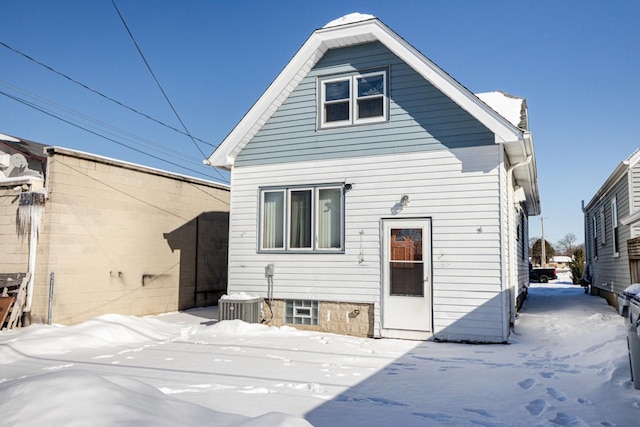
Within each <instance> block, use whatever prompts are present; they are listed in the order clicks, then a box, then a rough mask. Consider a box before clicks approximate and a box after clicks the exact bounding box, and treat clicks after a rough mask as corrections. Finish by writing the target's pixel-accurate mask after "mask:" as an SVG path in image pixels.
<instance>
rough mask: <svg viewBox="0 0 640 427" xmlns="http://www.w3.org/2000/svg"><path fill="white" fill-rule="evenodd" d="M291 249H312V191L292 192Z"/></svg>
mask: <svg viewBox="0 0 640 427" xmlns="http://www.w3.org/2000/svg"><path fill="white" fill-rule="evenodd" d="M290 247H291V248H310V247H311V190H301V191H292V192H291V241H290Z"/></svg>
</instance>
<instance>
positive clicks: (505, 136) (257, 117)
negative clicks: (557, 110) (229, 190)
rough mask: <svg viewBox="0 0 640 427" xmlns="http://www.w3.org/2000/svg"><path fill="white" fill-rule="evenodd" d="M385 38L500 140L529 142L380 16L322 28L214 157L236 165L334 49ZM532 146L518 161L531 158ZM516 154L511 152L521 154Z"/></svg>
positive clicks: (218, 161) (215, 162) (385, 42)
mask: <svg viewBox="0 0 640 427" xmlns="http://www.w3.org/2000/svg"><path fill="white" fill-rule="evenodd" d="M373 41H379V42H381V43H382V44H383V45H385V46H386V47H387V48H388V49H389V50H390V51H392V52H393V53H394V54H396V55H397V56H398V57H399V58H401V59H402V60H403V61H405V62H406V63H407V64H408V65H409V66H411V67H412V68H413V69H414V70H415V71H416V72H418V73H419V74H421V75H422V76H423V77H424V78H425V79H427V80H428V81H429V82H431V84H433V85H434V86H435V87H437V88H438V89H439V90H441V91H442V92H443V93H444V94H445V95H447V96H448V97H449V98H450V99H452V100H453V101H454V102H455V103H457V104H458V105H460V107H462V108H464V109H465V110H466V111H467V112H469V113H470V114H471V115H472V116H474V117H475V118H476V119H478V120H479V121H480V122H482V123H483V124H484V125H485V126H486V127H487V128H488V129H489V130H491V131H492V132H493V133H494V134H495V135H496V143H509V142H520V143H522V141H523V132H522V131H521V130H520V129H518V128H517V127H516V126H514V125H513V124H511V123H510V122H509V121H508V120H507V119H505V118H504V117H502V116H501V115H500V114H498V113H497V112H495V111H494V110H493V109H492V108H490V107H489V106H488V105H486V104H485V103H484V102H482V101H480V100H479V99H478V98H477V97H476V96H475V95H474V94H473V93H471V92H470V91H469V90H467V89H466V88H465V87H464V86H462V85H461V84H460V83H458V82H457V81H456V80H455V79H453V78H452V77H451V76H450V75H449V74H447V73H445V72H444V71H443V70H442V69H441V68H439V67H438V66H437V65H435V64H434V63H433V62H431V61H430V60H429V59H428V58H427V57H425V56H424V55H422V54H421V53H420V52H419V51H418V50H417V49H415V48H414V47H413V46H411V45H410V44H409V43H407V42H406V41H405V40H404V39H403V38H401V37H400V36H399V35H398V34H396V33H395V32H393V31H392V30H391V29H390V28H389V27H387V26H386V25H385V24H383V23H382V22H381V21H380V20H378V19H376V18H372V19H369V20H365V21H359V22H354V23H351V24H347V25H340V26H336V27H328V28H321V29H319V30H316V31H315V32H314V33H313V34H311V36H310V37H309V39H307V41H306V42H305V43H304V45H302V47H301V48H300V50H298V52H297V53H296V54H295V55H294V57H293V58H292V59H291V61H289V63H288V64H287V65H286V66H285V68H284V69H283V71H282V72H281V73H280V74H279V75H278V76H277V77H276V79H275V80H274V81H273V82H272V83H271V85H270V86H269V87H268V88H267V90H266V91H265V92H264V93H263V94H262V96H261V97H260V98H259V99H258V101H256V103H255V104H254V105H253V106H252V107H251V109H250V110H249V111H248V112H247V114H246V115H245V116H244V117H243V118H242V120H241V121H240V122H239V123H238V124H237V125H236V127H235V128H234V129H233V130H232V131H231V133H229V135H227V137H226V138H225V139H224V141H222V143H221V144H220V145H219V146H218V148H217V149H216V150H215V151H214V152H213V154H212V155H211V156H210V157H209V159H208V161H209V162H210V163H211V164H212V165H214V166H219V167H223V168H227V169H231V167H232V166H233V163H234V160H235V158H236V156H237V155H238V154H239V153H240V151H241V150H242V149H243V148H244V147H245V145H246V144H247V143H248V142H249V141H250V140H251V138H253V136H254V135H255V134H256V133H257V132H258V131H259V130H260V128H261V127H262V126H263V125H264V123H266V122H267V120H268V119H269V118H270V117H271V116H272V115H273V113H274V112H275V111H276V110H277V109H278V108H279V107H280V106H281V105H282V103H283V102H284V100H285V99H287V97H288V96H289V95H290V94H291V92H293V91H294V90H295V88H296V87H297V86H298V84H299V83H300V81H302V79H303V78H304V77H305V76H306V75H307V74H308V73H309V72H310V71H311V69H312V68H313V67H314V66H315V64H316V63H317V62H318V61H319V60H320V58H322V56H323V55H324V53H325V52H326V51H327V50H328V49H332V48H338V47H345V46H352V45H356V44H362V43H369V42H373ZM526 151H527V149H526V148H524V149H521V150H518V151H517V153H518V154H521V155H522V158H520V156H518V158H517V159H512V161H513V162H516V161H521V160H524V159H525V158H526V155H527V153H526ZM515 153H516V152H514V153H511V154H510V155H513V154H515Z"/></svg>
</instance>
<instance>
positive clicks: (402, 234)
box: [382, 218, 432, 338]
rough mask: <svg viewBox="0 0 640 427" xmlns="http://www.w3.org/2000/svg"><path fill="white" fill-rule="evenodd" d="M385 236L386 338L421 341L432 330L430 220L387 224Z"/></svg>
mask: <svg viewBox="0 0 640 427" xmlns="http://www.w3.org/2000/svg"><path fill="white" fill-rule="evenodd" d="M383 233H384V234H383V236H382V237H383V239H382V241H383V245H384V250H383V260H384V261H383V262H384V264H383V284H382V292H383V295H382V328H383V330H385V331H386V332H384V333H383V335H385V336H398V337H399V338H402V337H403V336H406V337H407V338H410V337H412V335H411V334H403V333H393V332H391V330H398V331H416V332H419V333H418V334H416V336H415V337H416V338H418V335H421V334H423V333H425V332H430V331H431V330H432V326H431V323H432V321H431V319H432V304H431V280H430V279H431V220H430V219H424V218H423V219H393V220H384V221H383Z"/></svg>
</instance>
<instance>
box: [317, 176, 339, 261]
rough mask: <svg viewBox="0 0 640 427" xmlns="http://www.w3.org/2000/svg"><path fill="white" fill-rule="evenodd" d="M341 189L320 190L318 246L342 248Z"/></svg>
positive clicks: (322, 247)
mask: <svg viewBox="0 0 640 427" xmlns="http://www.w3.org/2000/svg"><path fill="white" fill-rule="evenodd" d="M341 203H342V197H341V189H339V188H329V189H322V190H319V191H318V248H321V249H328V248H340V234H341V230H340V223H341V221H340V219H341V216H342V206H341Z"/></svg>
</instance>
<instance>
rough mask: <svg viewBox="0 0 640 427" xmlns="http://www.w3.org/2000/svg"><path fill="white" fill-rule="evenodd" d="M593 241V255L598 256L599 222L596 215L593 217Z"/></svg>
mask: <svg viewBox="0 0 640 427" xmlns="http://www.w3.org/2000/svg"><path fill="white" fill-rule="evenodd" d="M591 241H592V242H593V257H594V258H598V222H597V219H596V216H595V215H594V216H592V217H591Z"/></svg>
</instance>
